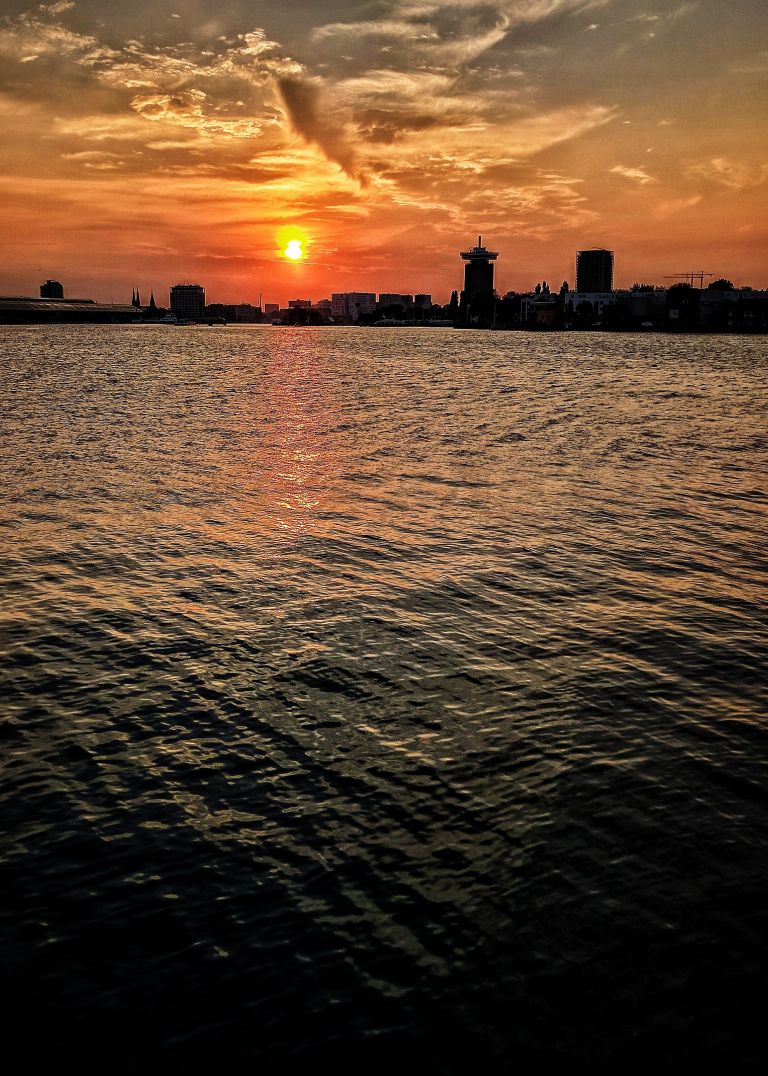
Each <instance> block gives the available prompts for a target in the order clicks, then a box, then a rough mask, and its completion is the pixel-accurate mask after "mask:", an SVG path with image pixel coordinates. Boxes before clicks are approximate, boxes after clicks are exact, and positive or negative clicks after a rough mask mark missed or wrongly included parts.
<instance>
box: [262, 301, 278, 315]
mask: <svg viewBox="0 0 768 1076" xmlns="http://www.w3.org/2000/svg"><path fill="white" fill-rule="evenodd" d="M264 313H265V314H266V315H267V316H268V317H272V318H274V317H277V315H278V314H279V313H280V303H265V304H264Z"/></svg>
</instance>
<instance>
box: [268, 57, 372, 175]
mask: <svg viewBox="0 0 768 1076" xmlns="http://www.w3.org/2000/svg"><path fill="white" fill-rule="evenodd" d="M277 87H278V90H279V91H280V97H281V99H282V102H283V104H284V105H285V109H286V112H287V114H288V118H289V120H290V122H291V126H292V127H293V129H294V131H295V132H296V134H298V135H299V136H300V137H301V138H303V139H304V141H305V142H309V143H310V144H311V145H315V146H318V147H319V149H321V150H322V152H323V153H324V154H325V156H326V157H327V158H328V160H329V161H334V162H335V163H336V164H338V165H340V166H341V168H342V170H343V171H344V172H346V174H347V175H348V176H350V177H351V178H352V179H356V180H357V181H358V182H359V183H362V184H365V183H367V182H368V179H369V177H368V175H367V173H366V172H365V170H364V169H362V168H361V167H360V166H359V164H358V161H357V155H356V153H355V151H354V149H353V148H352V146H351V145H350V144H349V142H348V141H347V136H346V134H345V132H344V130H343V129H342V128H341V127H339V126H338V125H337V124H335V123H333V122H332V121H331V120H330V119H329V115H330V110H329V109H326V108H325V107H324V101H323V97H322V89H321V85H320V82H319V80H317V79H308V78H304V79H299V78H294V77H282V78H278V79H277Z"/></svg>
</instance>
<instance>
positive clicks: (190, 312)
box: [171, 284, 205, 319]
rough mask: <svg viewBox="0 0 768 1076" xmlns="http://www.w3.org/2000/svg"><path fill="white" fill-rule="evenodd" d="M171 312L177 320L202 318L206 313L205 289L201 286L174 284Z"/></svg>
mask: <svg viewBox="0 0 768 1076" xmlns="http://www.w3.org/2000/svg"><path fill="white" fill-rule="evenodd" d="M171 311H172V312H173V313H174V314H175V315H176V317H177V318H193V319H195V318H201V317H202V316H203V314H204V313H205V288H203V287H202V286H201V285H200V284H174V286H173V287H172V288H171Z"/></svg>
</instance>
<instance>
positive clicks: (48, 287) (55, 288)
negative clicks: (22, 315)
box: [40, 280, 64, 299]
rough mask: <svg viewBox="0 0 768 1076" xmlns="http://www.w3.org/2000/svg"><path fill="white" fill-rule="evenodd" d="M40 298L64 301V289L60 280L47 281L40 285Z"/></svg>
mask: <svg viewBox="0 0 768 1076" xmlns="http://www.w3.org/2000/svg"><path fill="white" fill-rule="evenodd" d="M40 298H41V299H63V298H64V287H63V285H62V284H60V283H59V281H58V280H46V282H45V284H41V285H40Z"/></svg>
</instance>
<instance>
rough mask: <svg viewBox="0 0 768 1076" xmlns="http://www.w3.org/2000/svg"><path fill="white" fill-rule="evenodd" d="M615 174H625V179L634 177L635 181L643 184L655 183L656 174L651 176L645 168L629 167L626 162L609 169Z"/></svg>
mask: <svg viewBox="0 0 768 1076" xmlns="http://www.w3.org/2000/svg"><path fill="white" fill-rule="evenodd" d="M608 171H609V172H611V173H612V174H613V175H616V176H624V178H625V179H632V180H634V181H635V183H639V184H640V185H641V186H645V184H646V183H655V182H656V178H655V176H651V175H649V174H648V172H646V170H645V169H644V168H628V167H627V165H625V164H615V165H614V166H613V168H609V169H608Z"/></svg>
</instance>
